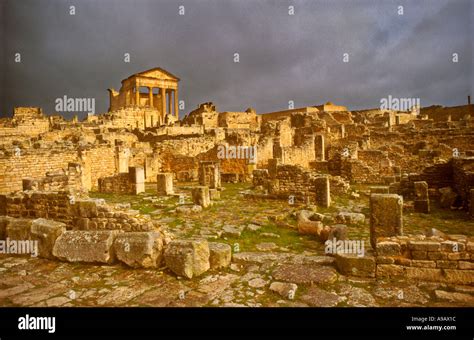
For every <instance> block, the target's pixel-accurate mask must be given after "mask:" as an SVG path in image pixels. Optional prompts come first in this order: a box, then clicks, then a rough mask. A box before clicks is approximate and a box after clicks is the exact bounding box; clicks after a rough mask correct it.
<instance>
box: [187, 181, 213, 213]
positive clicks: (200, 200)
mask: <svg viewBox="0 0 474 340" xmlns="http://www.w3.org/2000/svg"><path fill="white" fill-rule="evenodd" d="M192 196H193V203H194V204H197V205H200V206H201V207H203V208H207V207H208V206H209V205H210V204H211V199H210V197H209V187H206V186H197V187H194V188H193V189H192Z"/></svg>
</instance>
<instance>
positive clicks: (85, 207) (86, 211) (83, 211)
mask: <svg viewBox="0 0 474 340" xmlns="http://www.w3.org/2000/svg"><path fill="white" fill-rule="evenodd" d="M74 210H75V212H76V214H77V216H79V217H88V218H91V217H97V202H96V201H95V200H76V202H75V204H74Z"/></svg>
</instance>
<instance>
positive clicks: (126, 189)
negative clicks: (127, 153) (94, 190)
mask: <svg viewBox="0 0 474 340" xmlns="http://www.w3.org/2000/svg"><path fill="white" fill-rule="evenodd" d="M99 191H100V192H103V193H108V194H130V195H137V194H139V193H141V192H144V191H145V173H144V170H143V168H140V167H130V168H129V171H128V173H120V174H117V175H114V176H110V177H102V178H99Z"/></svg>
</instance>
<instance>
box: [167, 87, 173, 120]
mask: <svg viewBox="0 0 474 340" xmlns="http://www.w3.org/2000/svg"><path fill="white" fill-rule="evenodd" d="M171 92H172V91H171V90H168V113H169V114H170V115H171V114H173V109H172V106H171V99H172V98H171Z"/></svg>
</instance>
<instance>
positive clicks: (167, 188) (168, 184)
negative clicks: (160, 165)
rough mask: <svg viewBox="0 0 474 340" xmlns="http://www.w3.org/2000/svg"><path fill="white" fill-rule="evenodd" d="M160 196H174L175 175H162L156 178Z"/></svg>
mask: <svg viewBox="0 0 474 340" xmlns="http://www.w3.org/2000/svg"><path fill="white" fill-rule="evenodd" d="M156 182H157V192H158V195H173V194H174V190H173V174H172V173H160V174H158V175H157V176H156Z"/></svg>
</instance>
